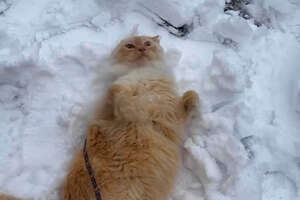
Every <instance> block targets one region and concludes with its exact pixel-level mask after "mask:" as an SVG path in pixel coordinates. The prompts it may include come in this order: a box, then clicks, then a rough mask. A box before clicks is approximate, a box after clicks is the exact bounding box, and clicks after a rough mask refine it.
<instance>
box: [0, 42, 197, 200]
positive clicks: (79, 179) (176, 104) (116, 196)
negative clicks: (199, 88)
mask: <svg viewBox="0 0 300 200" xmlns="http://www.w3.org/2000/svg"><path fill="white" fill-rule="evenodd" d="M147 41H150V42H151V45H150V46H149V43H148V42H147ZM146 42H147V43H146ZM128 44H132V45H134V49H132V48H127V47H128ZM141 48H144V50H141V51H140V50H139V49H141ZM162 59H163V50H162V48H161V47H160V45H159V38H158V37H147V36H136V37H132V38H127V39H125V40H123V41H121V42H120V44H119V45H118V46H117V47H116V49H115V50H114V51H113V54H112V60H113V61H114V64H113V66H117V67H121V68H122V67H124V69H125V70H124V71H127V72H126V73H125V72H122V73H123V74H122V76H121V77H120V78H118V79H117V80H116V81H114V82H113V83H112V84H111V85H110V87H109V89H108V92H107V95H106V98H105V101H104V102H102V103H101V102H100V106H99V108H97V109H95V110H96V113H95V117H94V120H93V122H91V123H89V125H88V129H87V151H88V154H89V161H90V164H91V166H92V168H93V170H94V174H95V178H96V181H97V183H98V186H99V188H100V191H101V195H102V197H103V200H120V199H122V200H167V199H168V197H169V194H170V192H171V190H172V188H173V186H174V183H175V180H176V176H177V172H178V167H179V163H180V157H179V145H180V139H181V132H182V125H183V124H184V122H185V120H186V119H187V118H188V115H189V113H190V112H191V111H192V110H193V109H194V108H195V106H196V105H197V102H198V95H197V94H196V93H195V92H194V91H187V92H185V93H184V94H183V95H182V96H180V95H178V94H177V91H176V85H175V83H174V81H173V79H172V77H171V76H170V73H169V72H168V69H166V66H165V64H164V62H163V61H162ZM116 69H119V68H116ZM120 74H121V73H120ZM124 74H125V75H124ZM62 189H63V191H62V199H64V200H92V199H95V193H94V191H93V187H92V185H91V181H90V177H89V174H88V172H87V170H86V167H85V161H84V158H83V153H82V149H81V150H80V151H79V152H78V153H77V155H76V156H75V158H74V160H73V162H72V163H71V166H70V169H69V173H68V175H67V177H66V179H65V182H64V183H63V185H62ZM0 200H15V199H14V198H11V197H5V196H1V195H0Z"/></svg>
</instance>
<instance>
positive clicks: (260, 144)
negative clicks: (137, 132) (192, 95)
mask: <svg viewBox="0 0 300 200" xmlns="http://www.w3.org/2000/svg"><path fill="white" fill-rule="evenodd" d="M150 2H151V1H147V2H146V0H145V1H130V3H128V1H125V0H120V1H115V0H103V1H100V0H85V1H80V0H43V1H41V0H0V193H5V194H10V195H13V196H16V197H21V198H29V199H59V191H60V190H59V188H60V184H61V182H62V180H63V179H64V177H65V175H66V172H67V169H68V164H69V162H70V160H71V158H72V156H73V155H74V152H75V151H77V150H78V149H79V148H80V145H81V142H82V138H83V136H84V129H85V126H86V119H87V116H86V115H85V112H84V108H85V107H86V106H87V104H88V103H89V102H90V101H91V100H92V99H93V98H94V97H96V96H99V95H100V93H101V92H103V90H104V89H105V87H106V83H107V79H106V78H107V77H106V74H103V73H104V70H102V71H101V69H102V68H104V67H105V58H106V57H107V56H108V55H109V53H110V51H111V49H112V48H113V47H114V46H115V45H116V43H117V42H118V41H119V40H121V39H122V38H124V37H125V36H127V35H128V34H130V32H131V31H132V29H133V27H134V26H135V25H139V26H138V33H139V34H146V35H156V34H159V35H160V36H161V44H162V46H163V47H164V48H165V50H166V51H168V52H173V56H174V58H172V59H171V60H172V62H174V64H173V65H174V67H173V69H174V72H175V76H176V80H177V81H178V84H179V86H180V91H181V92H184V91H185V90H188V89H194V90H196V91H197V92H199V94H200V98H201V102H202V108H201V109H199V110H198V111H197V112H195V113H194V116H193V118H192V119H191V121H190V122H189V123H188V124H187V125H186V129H185V130H186V131H185V134H186V137H185V138H184V143H183V146H182V158H183V159H182V160H183V162H182V167H181V170H180V176H179V178H178V181H177V184H176V188H175V189H174V191H173V193H172V196H171V197H170V199H172V200H299V199H300V137H299V136H300V39H299V38H300V28H299V27H300V2H299V1H298V0H286V1H281V0H254V1H252V3H251V4H250V5H248V6H247V9H248V10H249V12H250V13H251V14H252V15H253V17H254V19H256V20H258V21H259V22H261V23H262V26H260V27H257V26H255V25H254V20H253V19H250V20H245V19H243V18H241V17H239V16H238V13H237V12H229V13H227V14H225V13H224V12H223V8H224V3H225V0H189V1H180V0H162V3H161V4H160V3H159V1H154V2H153V4H151V3H150ZM141 3H142V4H143V5H146V6H148V8H150V9H152V10H154V11H155V12H157V13H162V16H164V17H165V18H170V21H171V22H174V23H178V24H182V23H184V22H185V21H186V22H188V23H190V22H193V23H194V27H193V30H192V32H191V33H190V34H189V35H188V36H187V37H185V38H178V37H175V36H173V35H171V34H169V33H168V32H167V31H166V30H165V29H163V28H162V27H160V26H158V25H156V24H155V23H154V22H153V21H152V20H151V19H150V18H149V17H148V16H147V15H143V11H141V10H139V9H140V5H141ZM172 10H173V11H172ZM170 55H171V54H170ZM101 73H102V74H101ZM97 77H98V81H96V82H95V81H94V80H95V79H97ZM99 77H102V79H101V78H99ZM95 88H98V89H95ZM99 88H102V89H100V90H99Z"/></svg>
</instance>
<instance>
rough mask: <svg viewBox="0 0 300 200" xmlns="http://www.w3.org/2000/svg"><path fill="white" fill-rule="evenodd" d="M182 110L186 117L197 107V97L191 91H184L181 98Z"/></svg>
mask: <svg viewBox="0 0 300 200" xmlns="http://www.w3.org/2000/svg"><path fill="white" fill-rule="evenodd" d="M182 103H183V109H184V112H185V113H186V115H188V114H189V113H190V112H191V111H193V110H194V109H195V108H196V107H197V106H198V105H199V96H198V94H197V93H196V92H195V91H193V90H189V91H186V92H185V93H184V94H183V96H182Z"/></svg>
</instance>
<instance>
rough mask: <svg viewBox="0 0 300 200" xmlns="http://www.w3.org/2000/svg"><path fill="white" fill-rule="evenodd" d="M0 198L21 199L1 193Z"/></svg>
mask: <svg viewBox="0 0 300 200" xmlns="http://www.w3.org/2000/svg"><path fill="white" fill-rule="evenodd" d="M0 200H20V199H18V198H15V197H12V196H7V195H3V194H0Z"/></svg>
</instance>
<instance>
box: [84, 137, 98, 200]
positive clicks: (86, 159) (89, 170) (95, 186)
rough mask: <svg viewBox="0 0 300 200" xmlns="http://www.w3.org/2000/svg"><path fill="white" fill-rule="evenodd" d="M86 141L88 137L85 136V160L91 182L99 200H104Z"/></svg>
mask: <svg viewBox="0 0 300 200" xmlns="http://www.w3.org/2000/svg"><path fill="white" fill-rule="evenodd" d="M86 141H87V137H86V138H85V141H84V147H83V156H84V160H85V167H86V169H87V170H88V172H89V175H90V179H91V183H92V185H93V189H94V192H95V195H96V199H97V200H102V197H101V193H100V190H99V187H98V184H97V182H96V179H95V175H94V171H93V169H92V166H91V164H90V162H89V156H88V152H87V150H86Z"/></svg>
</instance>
